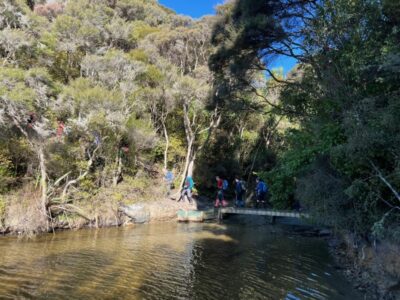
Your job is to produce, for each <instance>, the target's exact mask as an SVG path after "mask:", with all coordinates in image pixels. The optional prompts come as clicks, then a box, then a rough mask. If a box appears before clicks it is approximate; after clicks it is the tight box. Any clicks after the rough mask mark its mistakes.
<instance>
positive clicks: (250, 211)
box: [218, 207, 310, 219]
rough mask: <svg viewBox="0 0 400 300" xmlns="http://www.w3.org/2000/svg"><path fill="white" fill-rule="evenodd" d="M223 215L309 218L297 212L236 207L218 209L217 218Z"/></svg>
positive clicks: (305, 214)
mask: <svg viewBox="0 0 400 300" xmlns="http://www.w3.org/2000/svg"><path fill="white" fill-rule="evenodd" d="M223 214H236V215H253V216H270V217H288V218H298V219H301V218H309V217H310V216H309V215H308V214H307V213H303V212H297V211H283V210H272V209H254V208H236V207H223V208H220V209H219V212H218V217H219V218H222V215H223Z"/></svg>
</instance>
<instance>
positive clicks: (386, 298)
mask: <svg viewBox="0 0 400 300" xmlns="http://www.w3.org/2000/svg"><path fill="white" fill-rule="evenodd" d="M328 243H329V247H330V252H331V254H332V256H333V257H334V258H335V261H336V265H337V268H338V269H340V270H341V271H342V273H343V274H344V275H345V277H346V278H347V280H348V281H349V282H351V283H352V284H353V287H354V288H355V289H357V290H359V291H360V292H362V293H363V294H364V295H365V299H366V300H398V299H400V257H399V253H400V247H399V246H398V245H394V244H392V243H390V242H387V241H381V242H377V243H376V244H375V245H371V244H368V243H366V242H364V241H360V240H357V239H356V238H355V237H353V236H352V235H350V234H343V233H342V234H340V235H338V236H335V237H331V238H329V239H328Z"/></svg>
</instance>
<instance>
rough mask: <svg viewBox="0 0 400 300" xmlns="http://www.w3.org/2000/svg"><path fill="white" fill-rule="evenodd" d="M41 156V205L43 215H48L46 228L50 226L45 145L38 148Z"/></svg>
mask: <svg viewBox="0 0 400 300" xmlns="http://www.w3.org/2000/svg"><path fill="white" fill-rule="evenodd" d="M37 152H38V156H39V168H40V188H41V193H42V194H41V206H42V212H43V215H44V216H45V217H46V228H47V229H48V228H49V221H48V213H47V204H48V203H47V169H46V158H45V156H44V152H43V147H42V146H38V149H37Z"/></svg>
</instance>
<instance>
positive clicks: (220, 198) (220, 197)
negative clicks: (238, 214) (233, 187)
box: [214, 176, 228, 207]
mask: <svg viewBox="0 0 400 300" xmlns="http://www.w3.org/2000/svg"><path fill="white" fill-rule="evenodd" d="M215 180H216V181H217V197H216V199H215V205H214V206H215V207H219V206H221V205H222V206H227V204H228V203H227V202H226V201H225V197H224V192H225V191H226V190H227V189H228V181H227V180H226V179H222V178H221V177H219V176H216V177H215Z"/></svg>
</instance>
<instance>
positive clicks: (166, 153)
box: [161, 119, 169, 169]
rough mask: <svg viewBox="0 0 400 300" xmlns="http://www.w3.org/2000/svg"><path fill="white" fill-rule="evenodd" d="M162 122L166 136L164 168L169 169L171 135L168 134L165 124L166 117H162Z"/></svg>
mask: <svg viewBox="0 0 400 300" xmlns="http://www.w3.org/2000/svg"><path fill="white" fill-rule="evenodd" d="M161 123H162V126H163V131H164V137H165V150H164V169H167V167H168V148H169V136H168V131H167V127H166V126H165V119H162V120H161Z"/></svg>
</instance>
